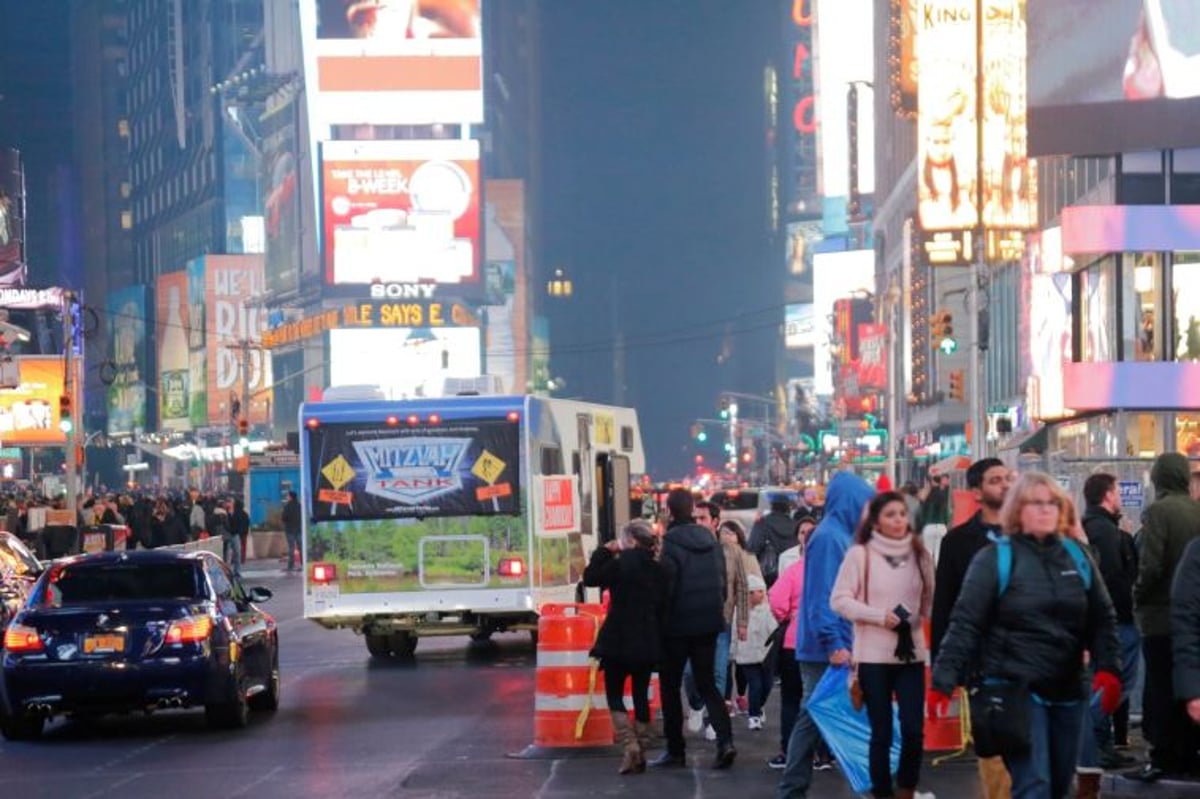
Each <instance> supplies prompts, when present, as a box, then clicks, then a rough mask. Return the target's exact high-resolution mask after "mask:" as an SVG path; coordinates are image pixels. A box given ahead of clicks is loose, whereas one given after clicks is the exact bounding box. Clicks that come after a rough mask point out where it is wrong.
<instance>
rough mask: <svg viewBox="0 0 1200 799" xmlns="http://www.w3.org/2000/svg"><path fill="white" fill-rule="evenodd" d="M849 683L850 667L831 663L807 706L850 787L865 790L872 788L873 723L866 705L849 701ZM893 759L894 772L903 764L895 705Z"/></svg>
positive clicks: (855, 789)
mask: <svg viewBox="0 0 1200 799" xmlns="http://www.w3.org/2000/svg"><path fill="white" fill-rule="evenodd" d="M849 686H850V667H849V666H830V667H829V668H827V669H825V674H824V676H822V677H821V681H820V682H818V683H817V687H816V688H815V689H814V690H813V691H812V692H811V693H809V695H808V699H807V702H806V704H805V707H806V708H807V709H808V714H809V715H810V716H812V719H813V721H814V722H816V724H817V728H818V729H820V730H821V735H823V736H824V737H825V743H827V744H829V748H830V750H831V751H832V752H833V755H834V757H836V758H837V764H838V766H839V767H840V768H841V769H842V773H843V774H845V775H846V780H847V781H848V782H849V783H850V789H851V790H852V791H854V792H856V793H862V792H863V791H868V790H870V789H871V773H870V767H869V763H870V759H869V758H870V754H869V752H870V745H871V724H870V722H868V721H867V711H866V708H863V709H862V710H859V711H855V710H854V707H853V706H852V705H851V704H850V691H849ZM891 761H892V773H893V774H895V773H896V768H897V767H898V766H899V764H900V720H899V717H898V716H897V715H896V712H895V709H894V706H893V711H892V757H891Z"/></svg>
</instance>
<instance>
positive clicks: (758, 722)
mask: <svg viewBox="0 0 1200 799" xmlns="http://www.w3.org/2000/svg"><path fill="white" fill-rule="evenodd" d="M746 726H747V727H748V728H750V729H751V730H761V729H762V728H763V717H762V716H748V717H747V718H746Z"/></svg>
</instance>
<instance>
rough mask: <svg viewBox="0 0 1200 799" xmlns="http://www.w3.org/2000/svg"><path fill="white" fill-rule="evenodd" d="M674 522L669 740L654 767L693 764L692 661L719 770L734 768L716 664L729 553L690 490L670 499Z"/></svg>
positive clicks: (666, 693) (665, 690) (665, 556)
mask: <svg viewBox="0 0 1200 799" xmlns="http://www.w3.org/2000/svg"><path fill="white" fill-rule="evenodd" d="M667 510H668V511H669V512H670V514H671V521H670V523H669V524H668V525H667V532H666V535H664V536H663V542H662V559H661V563H662V567H663V571H664V572H666V575H667V610H666V620H665V623H664V625H663V631H664V640H663V649H664V656H665V657H664V662H663V664H662V670H661V672H660V673H659V679H660V680H661V682H662V705H663V737H665V738H666V739H667V751H666V752H664V753H663V754H662V756H660V757H659V758H658V759H656V760H655V761H653V762H652V763H651V764H650V765H652V766H655V767H658V768H663V767H683V766H686V765H687V759H686V756H685V754H684V749H685V746H684V740H683V699H682V696H681V691H682V688H683V667H684V664H686V663H687V662H688V660H691V662H692V676H693V677H694V678H695V680H696V690H697V691H699V693H700V695H701V696H702V697H704V705H705V707H706V708H707V710H708V723H709V724H711V725H712V728H713V730H714V731H715V732H716V734H717V756H716V759H715V760H714V761H713V768H729V767H730V766H731V765H733V760H734V758H735V757H736V756H737V750H736V749H734V748H733V727H732V725H731V724H730V722H729V711H728V710H727V709H726V707H725V699H724V697H722V696H721V694H720V693H719V692H718V691H717V683H716V677H715V675H714V673H713V663H714V660H715V656H716V650H717V635H718V634H719V633H721V632H723V631H724V630H725V553H724V551H723V550H722V548H721V545H720V543H719V542H718V541H717V539H716V536H714V535H713V533H712V530H710V529H709V528H707V527H705V526H704V525H701V524H696V522H695V521H694V520H693V518H692V513H693V500H692V494H691V492H690V491H688V490H687V489H685V488H676V489H672V491H671V493H669V494H668V495H667Z"/></svg>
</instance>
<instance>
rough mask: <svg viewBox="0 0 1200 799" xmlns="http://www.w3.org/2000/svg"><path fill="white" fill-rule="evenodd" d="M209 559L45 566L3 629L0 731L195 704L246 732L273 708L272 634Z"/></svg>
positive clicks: (254, 598)
mask: <svg viewBox="0 0 1200 799" xmlns="http://www.w3.org/2000/svg"><path fill="white" fill-rule="evenodd" d="M270 598H271V592H270V591H268V590H267V589H265V588H252V589H250V590H248V591H247V590H246V589H244V588H243V587H242V584H241V582H240V580H239V579H238V578H237V577H236V576H234V575H233V574H232V572H230V570H229V568H228V567H227V566H226V565H225V563H224V561H222V560H221V559H220V558H218V557H216V556H215V555H213V554H211V553H208V552H177V551H167V550H161V549H159V550H149V551H136V552H105V553H100V554H94V555H81V556H78V557H74V558H68V559H66V560H60V561H56V562H54V563H53V564H52V565H51V566H50V567H49V568H48V569H47V570H46V572H45V573H44V574H42V576H41V577H40V578H39V579H38V581H37V583H36V584H35V585H34V587H33V591H32V593H31V594H30V596H29V599H28V601H27V602H26V603H25V605H24V607H23V608H22V609H21V610H20V612H19V613H18V614H17V615H16V617H15V618H14V619H13V620H12V622H11V623H10V624H9V625H8V628H7V629H6V630H5V632H4V650H3V680H2V681H0V732H3V734H4V737H5V738H7V739H9V740H30V739H34V738H37V737H38V736H39V735H41V732H42V728H43V726H44V724H45V723H46V721H47V720H48V719H52V718H54V717H56V716H59V715H67V716H70V717H81V718H86V717H94V716H99V715H103V714H107V713H127V712H131V711H144V712H152V711H156V710H164V709H171V708H192V707H203V708H204V712H205V715H206V718H207V720H208V723H209V724H210V725H211V726H214V727H221V728H234V727H244V726H245V725H246V723H247V722H248V720H249V711H250V710H251V709H254V710H265V711H273V710H275V709H276V708H277V707H278V706H279V636H278V631H277V629H276V624H275V619H274V618H273V617H272V616H271V615H270V614H268V613H264V612H263V611H261V610H259V609H258V608H257V607H256V606H255V603H256V602H263V601H266V600H267V599H270Z"/></svg>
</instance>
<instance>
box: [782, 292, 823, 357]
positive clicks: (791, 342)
mask: <svg viewBox="0 0 1200 799" xmlns="http://www.w3.org/2000/svg"><path fill="white" fill-rule="evenodd" d="M815 325H816V322H815V320H814V319H813V306H812V303H810V302H805V303H795V304H792V305H788V306H786V307H785V308H784V323H783V346H784V347H786V348H788V349H789V350H795V349H801V348H802V347H811V346H813V344H814V343H816V327H815Z"/></svg>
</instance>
